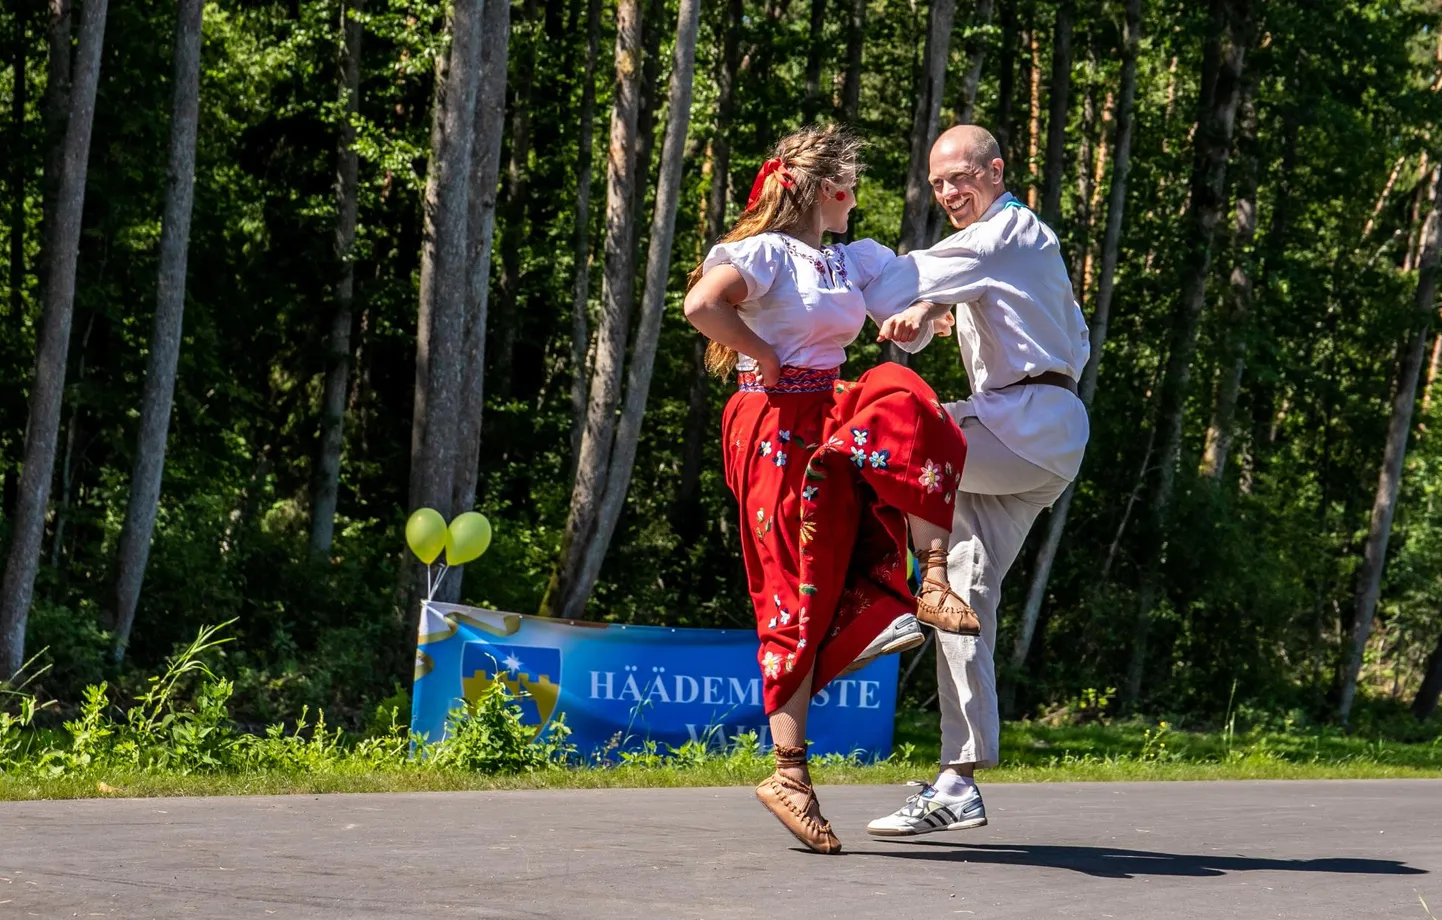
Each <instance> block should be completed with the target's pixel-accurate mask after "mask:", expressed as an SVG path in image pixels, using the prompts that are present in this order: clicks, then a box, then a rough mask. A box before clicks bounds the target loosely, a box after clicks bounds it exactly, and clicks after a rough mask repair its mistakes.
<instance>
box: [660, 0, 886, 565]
mask: <svg viewBox="0 0 1442 920" xmlns="http://www.w3.org/2000/svg"><path fill="white" fill-rule="evenodd" d="M858 9H859V15H861V16H863V17H864V16H865V13H866V6H865V2H864V0H863V2H862V3H861V4H860V6H859V7H853V13H854V14H855V13H857V11H858ZM742 15H743V4H742V2H741V0H730V2H729V4H728V11H727V17H726V26H725V29H726V31H725V34H724V36H723V38H722V40H721V71H720V73H719V74H717V79H716V97H717V98H716V130H715V133H714V134H713V135H712V138H711V188H710V191H709V195H708V197H707V200H706V214H705V221H706V223H705V226H704V228H703V232H704V235H705V239H704V241H703V243H704V245H706V246H710V245H712V244H714V243H715V242H716V240H717V239H719V238H720V237H721V234H722V233H724V232H725V229H726V227H725V225H726V201H727V192H728V185H729V183H730V180H731V140H730V134H731V122H732V119H733V117H734V113H735V110H736V74H737V71H738V70H739V69H740V67H741V21H742ZM856 53H857V55H858V56H857V58H856V62H857V64H856V66H857V70H856V74H857V78H858V79H859V76H860V53H861V52H860V45H859V44H858V45H857V46H856ZM849 67H850V65H848V68H849ZM851 78H852V71H851V70H850V69H848V71H847V77H846V79H847V80H848V81H849V80H851ZM847 85H848V86H849V85H850V84H849V83H848V84H847ZM853 117H854V113H853ZM710 395H711V386H710V374H709V373H708V372H707V370H706V338H705V336H702V335H700V334H699V333H698V334H696V335H695V336H694V337H693V338H692V344H691V391H690V393H689V394H688V396H687V409H688V411H687V413H686V434H685V439H684V441H683V442H682V448H681V480H680V482H679V483H678V484H677V488H676V505H675V508H674V510H673V512H672V518H671V520H672V527H673V529H674V530H675V531H676V534H677V536H679V537H680V538H681V542H682V544H683V545H685V544H688V543H691V542H692V541H694V539H695V537H696V534H697V533H698V532H699V530H700V523H701V522H700V510H699V508H698V506H697V505H698V497H699V495H700V485H701V465H702V462H703V458H704V457H705V453H706V439H707V438H708V437H711V436H712V430H711V423H710V412H709V411H708V410H709V409H710Z"/></svg>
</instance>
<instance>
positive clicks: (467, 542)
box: [446, 511, 491, 565]
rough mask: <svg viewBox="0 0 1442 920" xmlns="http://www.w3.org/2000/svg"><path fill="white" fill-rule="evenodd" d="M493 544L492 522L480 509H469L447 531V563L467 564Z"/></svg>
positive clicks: (452, 522)
mask: <svg viewBox="0 0 1442 920" xmlns="http://www.w3.org/2000/svg"><path fill="white" fill-rule="evenodd" d="M490 545H491V522H490V521H488V520H486V516H485V515H484V514H481V513H480V512H479V511H467V512H466V513H465V514H462V515H458V516H457V517H456V519H455V520H454V521H451V526H450V528H449V529H448V530H447V531H446V564H447V565H465V564H466V563H467V562H470V561H471V560H472V559H477V558H480V555H481V554H482V553H484V552H485V551H486V549H487V548H488V547H490Z"/></svg>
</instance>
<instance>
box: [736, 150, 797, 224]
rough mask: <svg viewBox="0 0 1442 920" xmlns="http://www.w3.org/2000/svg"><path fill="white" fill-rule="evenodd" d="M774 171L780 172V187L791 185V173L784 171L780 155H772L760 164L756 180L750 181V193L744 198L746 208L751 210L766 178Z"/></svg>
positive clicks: (763, 186)
mask: <svg viewBox="0 0 1442 920" xmlns="http://www.w3.org/2000/svg"><path fill="white" fill-rule="evenodd" d="M774 172H779V173H781V178H780V182H781V187H782V188H790V187H791V175H790V174H789V173H787V172H786V166H785V165H784V164H782V162H781V158H780V157H772V158H771V159H769V160H767V161H766V162H765V163H762V164H761V169H760V170H759V171H758V172H757V173H756V181H755V182H753V183H751V194H750V195H749V196H748V197H747V198H746V210H748V211H749V210H751V208H752V206H753V205H755V204H756V199H757V198H760V197H761V190H762V189H763V188H765V187H766V178H767V177H768V176H770V175H771V174H772V173H774Z"/></svg>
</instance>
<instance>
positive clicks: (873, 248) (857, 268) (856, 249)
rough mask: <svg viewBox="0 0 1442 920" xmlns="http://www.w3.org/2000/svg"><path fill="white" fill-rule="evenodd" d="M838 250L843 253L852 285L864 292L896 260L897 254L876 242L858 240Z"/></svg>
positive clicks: (840, 246) (841, 245)
mask: <svg viewBox="0 0 1442 920" xmlns="http://www.w3.org/2000/svg"><path fill="white" fill-rule="evenodd" d="M836 248H838V249H840V250H841V251H842V258H843V259H845V260H846V272H847V274H848V275H849V276H850V281H851V283H852V284H854V285H856V286H857V287H859V288H862V289H863V290H864V289H865V288H866V286H867V285H868V284H870V283H871V282H872V281H875V280H876V278H877V276H878V275H880V274H881V272H882V271H883V270H884V269H885V268H886V266H888V265H890V264H891V261H892V260H893V259H895V258H896V253H895V252H892V251H891V250H890V249H888V248H886V247H885V246H883V245H881V244H880V243H878V242H876V240H857V241H855V242H854V243H842V244H840V245H838V246H837V247H836Z"/></svg>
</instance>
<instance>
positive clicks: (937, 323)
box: [931, 312, 956, 338]
mask: <svg viewBox="0 0 1442 920" xmlns="http://www.w3.org/2000/svg"><path fill="white" fill-rule="evenodd" d="M955 325H956V314H954V313H951V312H947V313H945V314H943V315H942V316H941V317H940V318H938V319H934V320H932V321H931V331H932V332H934V333H936V334H937V335H939V336H941V337H942V338H946V337H947V336H949V335H951V327H952V326H955Z"/></svg>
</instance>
